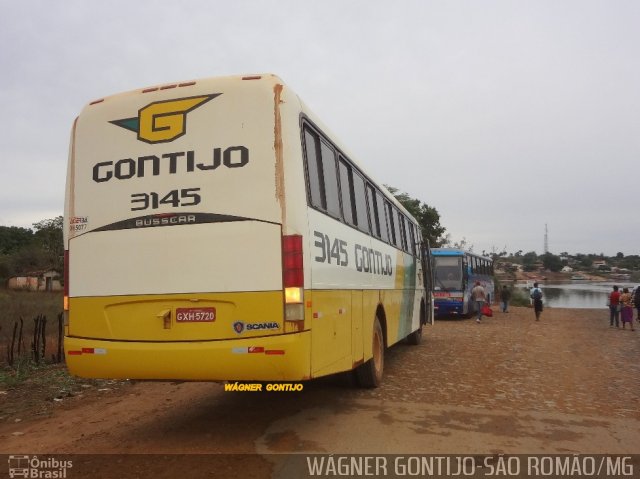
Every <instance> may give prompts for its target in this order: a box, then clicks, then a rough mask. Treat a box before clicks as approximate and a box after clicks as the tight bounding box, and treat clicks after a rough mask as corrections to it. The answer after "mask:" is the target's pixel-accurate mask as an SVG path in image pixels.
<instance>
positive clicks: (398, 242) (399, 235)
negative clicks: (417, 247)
mask: <svg viewBox="0 0 640 479" xmlns="http://www.w3.org/2000/svg"><path fill="white" fill-rule="evenodd" d="M391 214H392V216H393V231H394V235H395V240H396V241H395V245H396V246H397V247H398V248H400V249H403V248H402V233H401V232H400V218H399V213H398V210H397V209H395V208H393V207H392V208H391Z"/></svg>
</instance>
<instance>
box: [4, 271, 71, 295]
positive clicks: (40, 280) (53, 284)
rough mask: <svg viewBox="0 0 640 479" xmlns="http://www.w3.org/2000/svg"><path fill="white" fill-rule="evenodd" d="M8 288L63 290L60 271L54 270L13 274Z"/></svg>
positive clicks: (8, 282)
mask: <svg viewBox="0 0 640 479" xmlns="http://www.w3.org/2000/svg"><path fill="white" fill-rule="evenodd" d="M7 288H9V289H17V290H24V291H62V289H63V288H62V282H61V281H60V273H58V272H57V271H54V270H46V271H32V272H30V273H26V274H25V275H24V276H13V277H11V278H9V279H8V281H7Z"/></svg>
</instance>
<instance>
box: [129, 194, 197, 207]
mask: <svg viewBox="0 0 640 479" xmlns="http://www.w3.org/2000/svg"><path fill="white" fill-rule="evenodd" d="M199 191H200V188H183V189H181V190H172V191H170V192H169V193H167V194H166V195H162V194H159V193H155V192H153V191H152V192H151V193H134V194H132V195H131V211H139V210H146V209H149V208H151V209H154V210H155V209H158V208H159V207H160V206H163V205H169V206H172V207H173V208H177V207H179V206H195V205H197V204H200V201H201V199H202V198H201V197H200V194H199V193H198V192H199Z"/></svg>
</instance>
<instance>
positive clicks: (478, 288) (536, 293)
mask: <svg viewBox="0 0 640 479" xmlns="http://www.w3.org/2000/svg"><path fill="white" fill-rule="evenodd" d="M530 296H531V300H532V303H533V310H534V312H535V313H536V321H540V314H541V313H542V309H543V308H542V290H541V289H540V288H539V286H538V283H533V289H532V290H531V293H530ZM510 299H511V291H510V290H509V288H507V286H506V285H505V286H503V287H502V291H500V308H501V309H502V312H503V313H508V312H509V300H510ZM486 300H487V298H486V293H485V291H484V288H483V287H482V285H481V284H480V281H476V283H475V285H474V287H473V289H472V290H471V301H473V302H474V304H475V309H476V312H477V314H478V317H477V318H476V322H477V323H480V322H482V314H483V313H482V311H483V307H484V303H485V301H486Z"/></svg>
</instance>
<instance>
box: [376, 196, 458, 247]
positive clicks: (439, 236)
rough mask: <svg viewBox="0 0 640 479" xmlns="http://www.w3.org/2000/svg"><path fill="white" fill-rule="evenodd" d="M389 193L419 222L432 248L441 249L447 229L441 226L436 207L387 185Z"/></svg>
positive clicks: (423, 234)
mask: <svg viewBox="0 0 640 479" xmlns="http://www.w3.org/2000/svg"><path fill="white" fill-rule="evenodd" d="M385 186H386V187H387V189H388V190H389V192H390V193H391V194H392V195H393V196H395V197H396V199H397V200H398V201H399V202H400V203H401V204H402V206H404V207H405V208H406V210H407V211H408V212H409V213H411V215H412V216H413V217H414V218H415V219H416V221H418V224H419V225H420V230H421V232H422V238H423V239H424V240H425V241H429V245H430V246H431V247H432V248H439V247H440V246H442V245H443V244H444V243H445V242H446V238H445V236H444V232H445V231H446V228H445V227H444V226H442V225H441V224H440V213H438V210H436V209H435V208H434V207H432V206H429V205H427V204H426V203H423V202H421V201H420V200H418V199H416V198H411V197H410V196H409V195H408V194H407V193H398V189H397V188H393V187H392V186H388V185H385Z"/></svg>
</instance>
